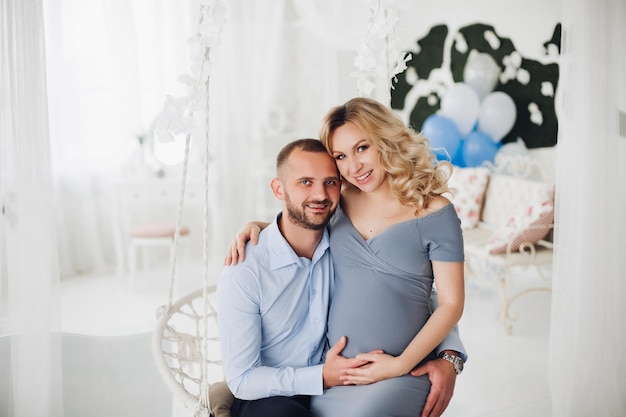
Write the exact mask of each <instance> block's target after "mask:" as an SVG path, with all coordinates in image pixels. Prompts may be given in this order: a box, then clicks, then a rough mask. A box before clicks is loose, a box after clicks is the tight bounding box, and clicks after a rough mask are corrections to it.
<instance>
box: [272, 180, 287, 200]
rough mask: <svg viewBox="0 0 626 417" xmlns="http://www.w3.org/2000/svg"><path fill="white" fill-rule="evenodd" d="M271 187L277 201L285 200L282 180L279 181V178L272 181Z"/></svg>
mask: <svg viewBox="0 0 626 417" xmlns="http://www.w3.org/2000/svg"><path fill="white" fill-rule="evenodd" d="M270 186H271V187H272V191H273V192H274V195H275V196H276V198H277V199H279V200H284V199H285V193H284V190H283V182H282V181H281V180H279V179H278V178H274V179H272V182H271V183H270Z"/></svg>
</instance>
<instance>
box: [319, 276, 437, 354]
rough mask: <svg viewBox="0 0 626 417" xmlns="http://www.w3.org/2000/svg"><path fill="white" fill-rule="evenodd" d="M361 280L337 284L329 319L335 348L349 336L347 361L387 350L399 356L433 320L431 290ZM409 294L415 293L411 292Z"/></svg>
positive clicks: (330, 338)
mask: <svg viewBox="0 0 626 417" xmlns="http://www.w3.org/2000/svg"><path fill="white" fill-rule="evenodd" d="M378 282H380V280H378V281H373V282H370V280H367V279H360V280H359V282H358V285H350V283H348V282H337V285H336V287H335V292H334V295H333V299H332V303H331V308H330V315H329V318H328V336H329V341H330V343H331V346H332V345H333V344H334V343H336V342H337V340H338V339H339V338H340V337H341V336H343V335H345V336H347V338H348V344H347V346H346V348H345V349H344V351H343V355H344V356H346V357H353V356H355V355H356V354H358V353H363V352H369V351H372V350H375V349H383V350H384V351H385V353H389V354H391V355H394V356H397V355H399V354H400V353H402V351H403V350H404V349H405V348H406V346H407V345H408V344H409V342H410V341H411V340H412V339H413V337H414V336H415V335H416V334H417V332H418V331H419V330H420V329H421V328H422V327H423V325H424V323H426V321H427V320H428V317H429V316H430V289H428V291H426V290H424V289H421V290H419V291H416V290H415V288H397V286H393V285H377V283H378ZM409 290H413V291H410V292H407V291H409Z"/></svg>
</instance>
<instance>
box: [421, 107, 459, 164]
mask: <svg viewBox="0 0 626 417" xmlns="http://www.w3.org/2000/svg"><path fill="white" fill-rule="evenodd" d="M422 134H423V135H424V136H425V137H426V138H427V139H428V140H429V141H430V148H431V149H432V151H433V153H434V154H435V155H436V156H437V159H438V160H440V161H441V160H445V161H449V160H451V159H452V157H453V156H454V155H456V153H457V152H458V150H459V148H460V147H461V133H460V132H459V129H458V128H457V127H456V124H455V123H454V122H453V121H452V120H451V119H448V118H447V117H445V116H441V115H438V114H433V115H431V116H429V117H428V118H427V119H426V120H425V121H424V125H423V126H422Z"/></svg>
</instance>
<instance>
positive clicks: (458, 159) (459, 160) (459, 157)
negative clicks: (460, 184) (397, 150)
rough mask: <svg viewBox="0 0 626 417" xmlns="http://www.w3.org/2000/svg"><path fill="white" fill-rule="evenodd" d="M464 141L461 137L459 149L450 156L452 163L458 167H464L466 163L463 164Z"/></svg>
mask: <svg viewBox="0 0 626 417" xmlns="http://www.w3.org/2000/svg"><path fill="white" fill-rule="evenodd" d="M464 143H465V139H461V145H460V146H459V150H458V151H457V152H456V155H454V156H453V157H452V165H455V166H457V167H460V168H465V167H466V166H467V165H466V164H465V160H463V144H464Z"/></svg>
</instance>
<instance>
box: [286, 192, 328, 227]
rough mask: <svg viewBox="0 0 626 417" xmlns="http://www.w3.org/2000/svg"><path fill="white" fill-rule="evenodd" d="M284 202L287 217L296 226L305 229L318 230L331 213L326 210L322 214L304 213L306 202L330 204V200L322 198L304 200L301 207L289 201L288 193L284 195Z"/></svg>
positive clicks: (323, 225) (324, 224) (326, 221)
mask: <svg viewBox="0 0 626 417" xmlns="http://www.w3.org/2000/svg"><path fill="white" fill-rule="evenodd" d="M285 203H286V205H287V215H288V216H289V219H290V220H291V221H292V222H293V223H294V224H297V225H298V226H301V227H303V228H305V229H310V230H320V229H323V228H324V227H325V226H326V224H327V223H328V220H329V219H330V217H331V216H332V215H333V212H332V211H328V212H326V213H325V214H324V215H322V214H319V215H314V214H311V215H309V216H307V213H306V204H309V203H310V204H328V205H332V203H331V202H330V200H322V201H306V202H304V203H303V204H302V207H298V206H296V205H295V204H293V203H292V202H291V200H290V199H289V195H285Z"/></svg>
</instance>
